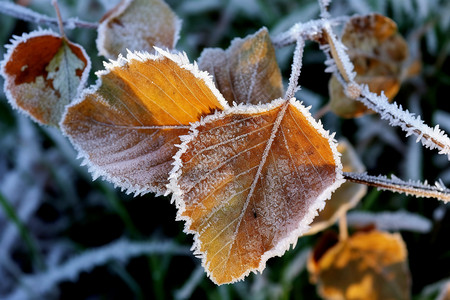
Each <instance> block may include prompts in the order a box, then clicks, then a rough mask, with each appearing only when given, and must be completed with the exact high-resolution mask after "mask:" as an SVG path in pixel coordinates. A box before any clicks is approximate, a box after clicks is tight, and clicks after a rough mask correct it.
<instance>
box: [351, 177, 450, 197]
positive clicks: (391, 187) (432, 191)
mask: <svg viewBox="0 0 450 300" xmlns="http://www.w3.org/2000/svg"><path fill="white" fill-rule="evenodd" d="M343 175H344V178H345V179H346V180H348V181H352V182H355V183H360V184H365V185H368V186H374V187H377V188H378V189H380V190H387V191H391V192H396V193H402V194H406V195H413V196H416V197H424V198H436V199H439V200H442V201H444V202H449V201H450V189H448V188H446V187H445V186H444V184H443V183H442V182H436V183H435V185H434V186H431V185H429V184H427V183H426V182H425V183H421V182H415V181H403V180H401V179H399V178H397V177H395V176H391V178H390V179H389V178H387V177H386V176H371V175H367V174H364V173H362V174H361V173H351V172H344V173H343Z"/></svg>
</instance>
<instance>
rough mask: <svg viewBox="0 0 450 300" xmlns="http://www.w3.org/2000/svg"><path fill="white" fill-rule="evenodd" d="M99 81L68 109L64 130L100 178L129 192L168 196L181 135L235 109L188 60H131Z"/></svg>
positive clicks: (133, 56) (160, 55)
mask: <svg viewBox="0 0 450 300" xmlns="http://www.w3.org/2000/svg"><path fill="white" fill-rule="evenodd" d="M98 75H99V77H100V80H99V82H98V84H97V86H95V87H93V88H91V89H90V90H88V91H87V92H86V93H85V94H84V95H83V96H82V97H81V100H80V101H79V102H77V103H74V104H73V105H71V106H70V107H69V108H68V110H67V113H66V115H65V117H64V120H63V122H62V129H63V131H64V132H65V134H66V135H68V136H69V138H70V139H71V141H72V143H73V144H74V145H75V146H76V148H77V149H78V150H79V152H80V154H81V156H82V157H84V158H85V159H86V163H88V164H89V166H90V170H91V171H92V172H93V174H94V177H98V176H104V177H106V179H108V180H110V181H112V182H113V183H115V184H116V185H118V186H120V187H121V188H123V189H126V190H127V191H128V192H135V193H145V192H155V193H157V194H162V193H164V192H165V191H166V184H167V183H168V179H167V178H168V172H169V171H170V169H171V168H172V165H171V164H172V162H173V160H172V157H173V155H174V154H175V153H176V152H177V148H176V147H175V146H174V145H175V144H178V143H179V139H178V136H179V135H180V134H186V133H187V132H188V128H189V124H190V123H191V122H195V121H198V120H200V117H201V116H203V115H207V114H210V113H211V112H213V111H214V110H222V109H224V108H225V107H227V104H226V102H225V100H224V99H223V98H222V96H221V95H220V93H219V92H218V91H217V90H216V89H215V87H214V85H213V83H212V81H211V79H210V78H209V77H208V76H207V74H206V73H205V72H201V71H199V70H198V69H197V68H196V66H194V65H192V64H190V63H189V61H188V59H187V57H186V55H185V54H170V53H167V52H164V51H162V50H160V51H159V53H158V54H157V55H150V54H148V53H147V54H142V53H135V54H132V53H130V54H129V55H128V57H127V59H125V58H119V60H118V61H117V62H113V63H112V64H108V65H107V70H106V71H102V72H99V73H98Z"/></svg>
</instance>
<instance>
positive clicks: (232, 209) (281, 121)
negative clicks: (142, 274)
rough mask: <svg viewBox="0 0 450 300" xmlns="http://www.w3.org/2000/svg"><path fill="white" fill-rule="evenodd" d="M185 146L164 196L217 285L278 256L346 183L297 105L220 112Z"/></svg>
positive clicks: (328, 144) (317, 129) (332, 152)
mask: <svg viewBox="0 0 450 300" xmlns="http://www.w3.org/2000/svg"><path fill="white" fill-rule="evenodd" d="M182 140H183V141H184V142H183V144H182V145H181V149H180V152H178V153H177V155H176V157H175V160H176V165H175V168H174V170H172V172H171V181H170V188H169V190H171V191H173V193H174V195H173V200H174V201H175V202H176V205H177V208H178V209H179V211H178V215H177V219H178V220H185V221H186V224H185V231H186V232H187V233H192V234H194V235H195V243H194V246H193V248H194V249H195V250H194V254H195V255H198V256H199V257H201V258H202V263H203V266H204V267H205V269H206V271H207V273H208V274H209V276H210V277H211V279H212V280H213V281H214V282H216V283H217V284H223V283H231V282H235V281H237V280H241V279H243V277H244V276H246V275H247V274H249V273H250V272H251V271H256V270H258V271H262V270H263V269H264V268H265V264H266V261H267V260H268V259H269V258H270V257H273V256H281V255H282V254H283V253H284V252H285V251H286V250H287V249H288V248H289V247H290V245H291V244H293V243H295V242H296V241H297V238H298V237H299V236H300V235H302V234H303V233H305V232H306V231H307V230H308V224H310V223H311V221H312V219H313V217H314V216H315V215H316V214H317V210H318V209H322V208H323V205H324V200H325V199H327V198H329V197H330V194H331V192H333V191H334V190H335V189H336V188H337V187H338V186H339V185H340V184H341V183H342V181H343V179H342V174H341V165H340V161H339V155H338V153H337V150H336V144H335V142H334V141H333V139H332V137H330V136H329V135H328V133H327V132H325V131H324V130H323V128H322V126H321V125H320V124H317V123H316V122H315V120H314V119H313V118H312V117H311V115H310V114H309V112H308V111H307V109H305V108H304V107H303V106H302V105H301V104H300V103H299V102H298V101H297V100H295V99H292V100H291V101H285V100H281V99H279V100H275V101H273V102H272V103H270V104H264V105H258V106H254V105H252V106H245V105H241V106H237V107H233V108H231V109H228V110H226V111H224V112H218V113H216V114H215V115H212V116H208V117H206V118H205V119H204V120H202V121H200V122H197V123H195V124H194V126H193V129H192V132H191V134H190V135H189V136H185V137H182Z"/></svg>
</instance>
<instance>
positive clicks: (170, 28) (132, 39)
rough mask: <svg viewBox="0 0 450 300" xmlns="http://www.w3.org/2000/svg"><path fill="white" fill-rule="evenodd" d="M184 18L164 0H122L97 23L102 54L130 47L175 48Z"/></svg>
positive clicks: (112, 55) (113, 55)
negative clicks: (181, 19)
mask: <svg viewBox="0 0 450 300" xmlns="http://www.w3.org/2000/svg"><path fill="white" fill-rule="evenodd" d="M180 28H181V21H180V19H178V17H177V16H176V15H175V13H174V12H173V11H172V10H171V9H170V7H169V6H168V5H167V4H166V3H165V2H164V0H122V1H121V2H120V3H119V4H118V5H117V6H116V7H114V8H113V9H112V10H111V11H109V12H107V13H106V14H105V16H104V17H103V18H102V20H101V21H100V24H99V26H98V38H97V41H96V43H97V49H98V52H99V55H103V56H105V57H108V58H116V57H117V55H118V54H119V53H121V54H125V53H126V51H127V50H130V51H148V52H154V49H153V47H154V46H156V47H160V48H168V49H173V48H174V47H175V44H176V42H177V40H178V34H179V32H180Z"/></svg>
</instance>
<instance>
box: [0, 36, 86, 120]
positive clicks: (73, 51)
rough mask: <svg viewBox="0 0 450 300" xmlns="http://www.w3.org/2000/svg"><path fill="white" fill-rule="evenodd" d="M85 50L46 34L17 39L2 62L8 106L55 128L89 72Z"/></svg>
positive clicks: (60, 38)
mask: <svg viewBox="0 0 450 300" xmlns="http://www.w3.org/2000/svg"><path fill="white" fill-rule="evenodd" d="M90 64H91V63H90V60H89V58H88V56H87V55H86V52H85V51H84V49H83V48H82V47H81V46H79V45H77V44H73V43H71V42H69V41H67V40H66V39H65V38H62V37H60V36H59V35H57V34H55V33H53V32H51V31H49V30H38V31H34V32H32V33H29V34H24V35H23V36H21V37H16V38H15V39H14V40H13V41H12V45H9V47H8V52H7V54H6V55H5V58H4V60H3V62H2V75H3V76H4V77H5V92H6V95H7V97H8V100H9V102H10V103H11V105H12V106H13V107H15V108H17V109H19V110H20V111H22V112H25V113H26V114H27V115H29V116H30V117H31V118H32V119H33V120H35V121H37V122H39V123H41V124H48V125H54V126H58V124H59V121H60V119H61V117H62V115H63V113H64V110H65V107H66V106H67V105H68V104H69V103H70V102H71V101H72V100H73V99H74V98H75V97H76V96H77V95H78V93H79V91H80V90H81V88H82V87H83V85H84V83H85V81H86V79H87V76H88V74H89V70H90Z"/></svg>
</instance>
